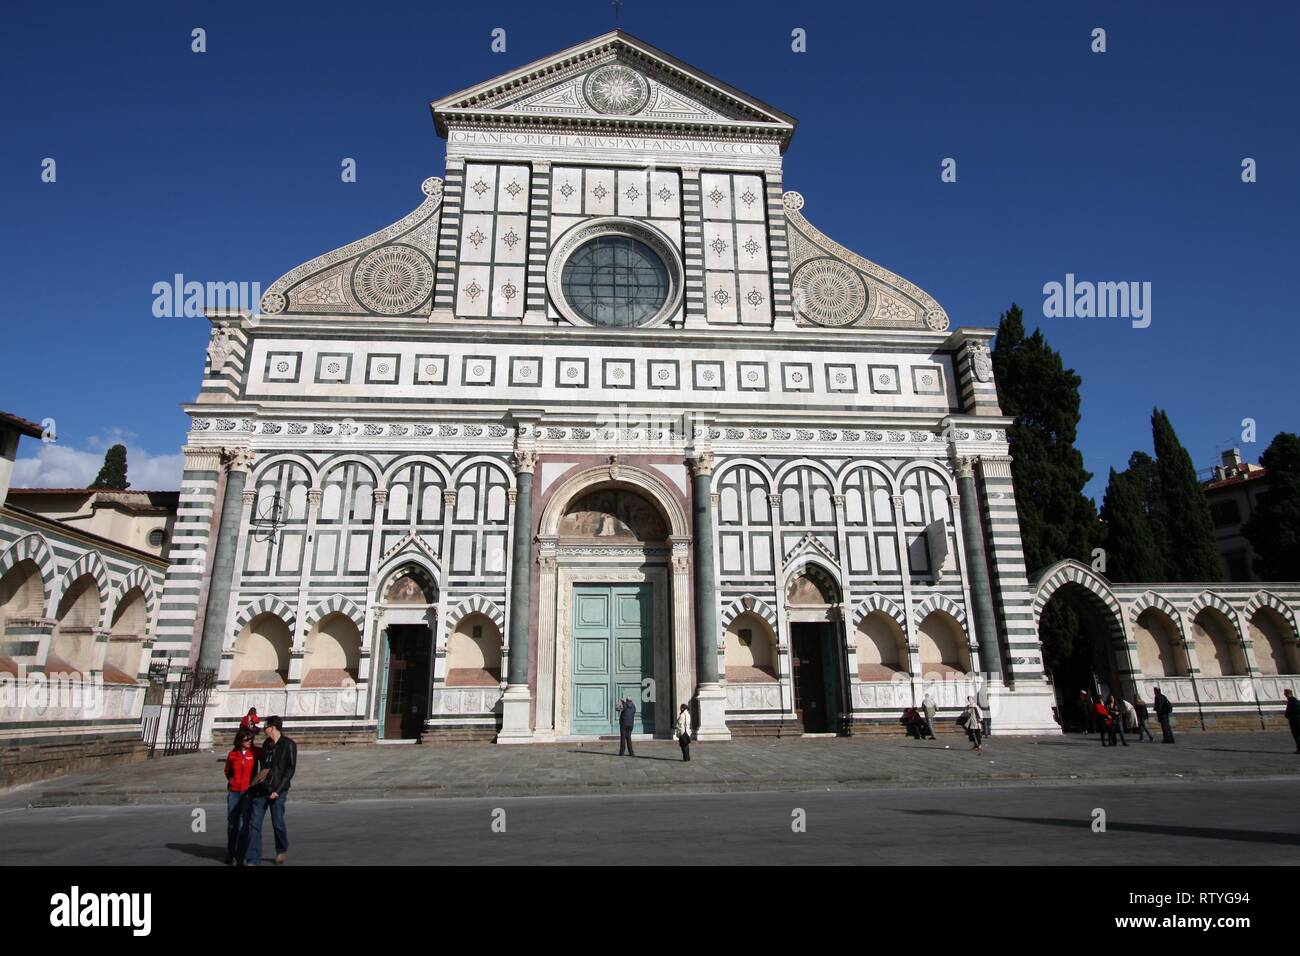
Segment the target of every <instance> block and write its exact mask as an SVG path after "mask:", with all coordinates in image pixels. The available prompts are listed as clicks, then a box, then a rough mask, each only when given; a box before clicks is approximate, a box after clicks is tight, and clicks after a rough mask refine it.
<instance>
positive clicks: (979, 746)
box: [898, 690, 993, 751]
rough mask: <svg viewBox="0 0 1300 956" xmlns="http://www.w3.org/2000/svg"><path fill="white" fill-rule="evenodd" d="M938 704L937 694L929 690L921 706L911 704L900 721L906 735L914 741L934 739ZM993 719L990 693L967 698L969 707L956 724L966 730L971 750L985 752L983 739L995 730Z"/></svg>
mask: <svg viewBox="0 0 1300 956" xmlns="http://www.w3.org/2000/svg"><path fill="white" fill-rule="evenodd" d="M938 712H939V706H938V704H936V703H935V700H934V697H933V696H932V695H930V694H929V693H926V695H925V697H924V698H923V699H922V701H921V706H920V707H908V708H906V709H905V710H904V711H903V716H902V717H900V718H899V720H898V722H899V723H900V724H902V725H903V727H904V728H906V730H907V735H908V736H909V737H912V738H913V739H915V740H934V739H935V736H934V716H935V714H937V713H938ZM992 725H993V720H992V718H991V717H990V716H989V704H988V697H987V692H986V691H983V690H981V691H980V694H979V699H976V698H975V697H967V698H966V706H965V707H964V708H963V709H962V712H961V716H959V717H958V718H957V726H958V727H960V728H961V729H962V730H964V731H965V732H966V739H967V740H969V741H970V743H971V750H976V751H982V750H983V749H984V738H985V737H988V736H989V735H990V734H991V732H992V729H993V727H992Z"/></svg>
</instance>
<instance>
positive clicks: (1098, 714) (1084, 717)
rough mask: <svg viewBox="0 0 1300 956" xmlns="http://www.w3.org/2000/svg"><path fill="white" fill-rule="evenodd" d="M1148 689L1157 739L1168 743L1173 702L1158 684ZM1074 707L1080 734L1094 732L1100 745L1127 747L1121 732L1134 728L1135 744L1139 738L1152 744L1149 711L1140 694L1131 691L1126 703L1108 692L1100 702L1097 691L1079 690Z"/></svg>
mask: <svg viewBox="0 0 1300 956" xmlns="http://www.w3.org/2000/svg"><path fill="white" fill-rule="evenodd" d="M1152 691H1153V699H1152V708H1154V710H1155V716H1156V720H1157V721H1158V722H1159V723H1160V736H1161V739H1160V742H1161V743H1162V744H1172V743H1173V742H1174V730H1173V725H1172V723H1171V719H1172V714H1173V712H1174V705H1173V703H1171V702H1170V700H1169V698H1168V697H1166V696H1165V695H1164V694H1163V693H1161V691H1160V688H1159V687H1155V688H1152ZM1076 706H1077V707H1078V710H1079V718H1080V721H1081V722H1082V724H1083V732H1084V734H1097V736H1099V737H1100V738H1101V745H1102V746H1103V747H1106V746H1111V747H1118V746H1123V747H1127V746H1128V740H1127V739H1126V738H1125V733H1124V732H1125V731H1128V732H1129V733H1132V732H1134V731H1137V735H1138V738H1137V739H1138V743H1141V742H1142V738H1143V737H1146V739H1147V742H1148V743H1155V737H1154V736H1153V735H1152V734H1151V731H1150V729H1149V728H1148V727H1147V720H1148V719H1149V718H1150V715H1151V710H1150V709H1149V708H1148V707H1147V703H1146V701H1144V700H1143V699H1142V695H1141V694H1134V695H1133V701H1132V702H1131V703H1130V702H1129V701H1127V700H1125V699H1124V698H1123V697H1120V696H1119V695H1117V694H1109V695H1107V697H1106V699H1105V701H1103V700H1102V699H1101V696H1100V695H1099V694H1094V695H1089V694H1088V692H1087V691H1085V690H1081V691H1079V697H1078V700H1077V702H1076Z"/></svg>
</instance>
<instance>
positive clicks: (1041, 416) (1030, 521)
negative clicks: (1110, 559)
mask: <svg viewBox="0 0 1300 956" xmlns="http://www.w3.org/2000/svg"><path fill="white" fill-rule="evenodd" d="M992 357H993V368H994V374H995V375H996V378H997V383H998V398H999V400H1000V402H1001V404H1002V410H1003V412H1004V413H1006V414H1007V415H1009V416H1014V417H1015V423H1014V424H1013V425H1012V426H1011V427H1010V428H1009V429H1008V430H1007V439H1008V444H1009V445H1010V446H1011V447H1010V452H1011V470H1012V477H1013V479H1014V480H1015V485H1016V510H1017V512H1018V514H1019V517H1020V533H1021V536H1022V538H1023V540H1024V547H1025V563H1026V567H1027V569H1028V570H1029V573H1030V574H1031V575H1032V574H1033V573H1034V572H1035V571H1039V570H1041V569H1043V568H1045V567H1047V566H1048V565H1050V564H1052V563H1053V562H1056V561H1059V560H1061V559H1062V558H1076V559H1077V560H1079V561H1083V562H1084V563H1085V564H1089V563H1091V561H1092V549H1093V547H1094V545H1095V544H1096V542H1097V541H1098V540H1099V537H1100V535H1099V528H1098V524H1097V511H1096V506H1095V505H1094V504H1093V501H1092V499H1091V498H1087V497H1085V496H1084V494H1083V488H1084V486H1085V485H1086V484H1087V483H1088V480H1089V479H1090V478H1091V477H1092V475H1091V474H1089V473H1088V472H1087V471H1086V470H1084V467H1083V456H1082V455H1081V454H1079V451H1078V449H1077V448H1075V447H1074V440H1075V433H1076V431H1077V429H1078V426H1079V385H1080V383H1081V380H1080V378H1079V376H1078V375H1076V374H1075V372H1074V370H1073V369H1068V368H1065V367H1064V365H1063V364H1062V362H1061V356H1060V355H1059V354H1058V353H1057V352H1056V351H1054V350H1053V349H1052V348H1051V346H1049V345H1048V344H1047V341H1046V340H1045V339H1044V338H1043V333H1042V331H1041V330H1035V331H1034V334H1033V335H1030V336H1026V335H1025V324H1024V313H1023V312H1022V311H1021V309H1020V307H1019V306H1018V305H1016V304H1014V303H1012V305H1011V308H1010V309H1008V310H1007V311H1006V312H1004V313H1003V314H1002V316H1001V319H1000V321H999V322H998V334H997V339H996V341H995V342H994V346H993V356H992Z"/></svg>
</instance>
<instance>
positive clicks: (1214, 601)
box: [1187, 590, 1241, 640]
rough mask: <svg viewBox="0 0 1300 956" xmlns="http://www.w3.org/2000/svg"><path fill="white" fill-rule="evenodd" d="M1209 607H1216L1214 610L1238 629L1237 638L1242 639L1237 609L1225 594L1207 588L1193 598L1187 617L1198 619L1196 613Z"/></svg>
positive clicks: (1188, 606)
mask: <svg viewBox="0 0 1300 956" xmlns="http://www.w3.org/2000/svg"><path fill="white" fill-rule="evenodd" d="M1207 607H1212V608H1214V610H1216V611H1218V612H1219V613H1220V614H1222V615H1223V616H1224V617H1226V618H1227V619H1228V621H1229V622H1230V623H1231V624H1232V626H1233V628H1234V629H1235V630H1236V632H1237V639H1238V640H1240V639H1241V622H1240V621H1239V620H1238V619H1237V609H1236V608H1235V607H1233V606H1232V605H1231V604H1229V603H1228V601H1227V599H1226V598H1225V597H1224V596H1223V595H1221V594H1216V593H1215V592H1213V591H1210V590H1205V591H1202V592H1201V593H1200V594H1198V595H1196V597H1194V598H1192V602H1191V603H1190V604H1188V605H1187V619H1188V620H1189V621H1194V620H1196V615H1198V614H1200V613H1201V612H1202V611H1204V610H1205V609H1206V608H1207Z"/></svg>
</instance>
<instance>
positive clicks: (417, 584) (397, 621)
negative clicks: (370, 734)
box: [377, 564, 438, 740]
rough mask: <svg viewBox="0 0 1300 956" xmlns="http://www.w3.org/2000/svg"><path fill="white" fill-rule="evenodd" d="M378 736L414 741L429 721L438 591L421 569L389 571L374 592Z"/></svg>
mask: <svg viewBox="0 0 1300 956" xmlns="http://www.w3.org/2000/svg"><path fill="white" fill-rule="evenodd" d="M380 595H381V597H380V601H381V611H380V613H381V615H382V617H381V624H382V630H381V632H380V633H381V652H380V670H379V680H380V688H379V705H378V708H377V710H378V724H379V736H380V738H381V739H383V740H418V739H419V738H420V735H421V734H422V733H423V732H424V722H425V721H426V720H427V719H428V717H429V689H430V684H431V681H432V673H433V672H432V669H431V668H430V663H431V662H432V659H433V623H434V617H435V614H436V608H437V605H438V588H437V585H436V584H435V583H434V581H433V578H432V577H431V576H430V575H429V573H428V572H427V571H426V570H425V569H424V568H422V567H420V566H419V565H416V564H407V565H403V566H402V567H400V568H398V569H397V570H395V571H394V572H393V573H392V574H391V575H389V577H388V579H387V580H386V581H385V582H384V584H383V586H382V587H381V589H380Z"/></svg>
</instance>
